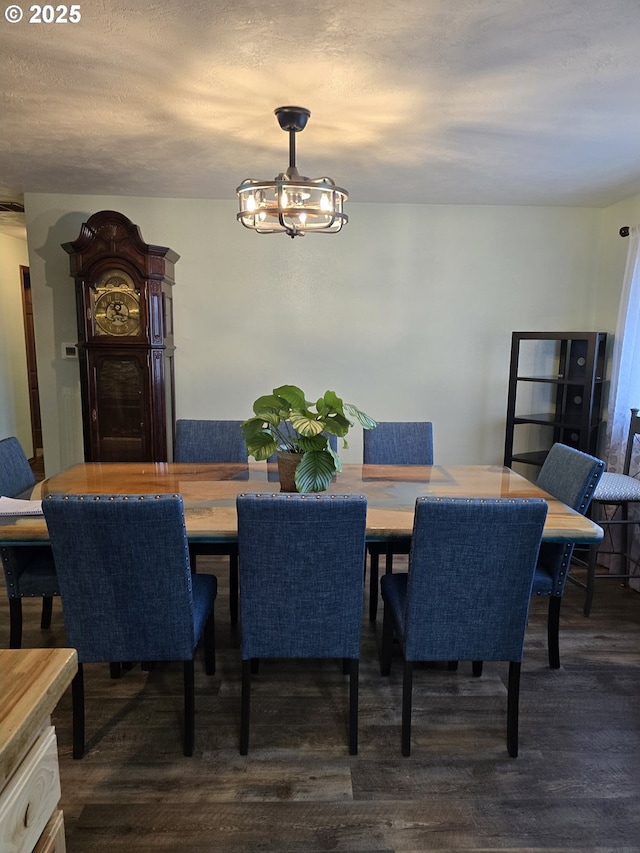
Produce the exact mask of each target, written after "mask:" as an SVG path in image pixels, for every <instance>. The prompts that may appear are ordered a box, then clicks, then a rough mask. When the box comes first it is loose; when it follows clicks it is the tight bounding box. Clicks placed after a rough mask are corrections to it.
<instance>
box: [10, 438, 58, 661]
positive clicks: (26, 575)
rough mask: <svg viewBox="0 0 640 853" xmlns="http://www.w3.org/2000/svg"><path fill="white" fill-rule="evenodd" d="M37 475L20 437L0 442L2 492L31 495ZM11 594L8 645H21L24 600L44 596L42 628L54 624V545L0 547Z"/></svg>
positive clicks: (20, 495)
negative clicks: (52, 551)
mask: <svg viewBox="0 0 640 853" xmlns="http://www.w3.org/2000/svg"><path fill="white" fill-rule="evenodd" d="M35 483H36V481H35V477H34V476H33V471H32V470H31V466H30V465H29V460H28V459H27V457H26V455H25V452H24V450H23V449H22V446H21V445H20V442H19V441H18V439H17V438H15V437H13V436H12V437H11V438H3V439H2V441H0V495H5V496H6V497H9V498H25V499H26V498H29V497H30V495H31V492H32V491H33V487H34V486H35ZM0 556H1V557H2V565H3V568H4V575H5V581H6V584H7V595H8V596H9V648H11V649H19V648H20V647H21V646H22V599H23V598H42V617H41V619H40V627H41V628H48V627H49V626H50V625H51V612H52V609H53V597H54V596H56V595H58V594H59V591H58V582H57V579H56V573H55V566H54V562H53V555H52V553H51V548H49V546H48V545H43V546H42V547H40V548H32V547H31V546H24V547H18V546H6V545H5V546H3V547H2V548H0Z"/></svg>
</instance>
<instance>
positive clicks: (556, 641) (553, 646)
mask: <svg viewBox="0 0 640 853" xmlns="http://www.w3.org/2000/svg"><path fill="white" fill-rule="evenodd" d="M561 604H562V598H561V597H560V596H559V595H552V596H550V598H549V619H548V622H547V643H548V645H549V666H550V667H551V669H560V605H561Z"/></svg>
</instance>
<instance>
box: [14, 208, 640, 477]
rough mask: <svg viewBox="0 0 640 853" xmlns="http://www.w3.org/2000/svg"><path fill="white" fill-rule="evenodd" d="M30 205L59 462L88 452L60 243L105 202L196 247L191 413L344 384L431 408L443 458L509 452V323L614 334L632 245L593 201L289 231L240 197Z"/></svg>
mask: <svg viewBox="0 0 640 853" xmlns="http://www.w3.org/2000/svg"><path fill="white" fill-rule="evenodd" d="M25 206H26V215H27V229H28V234H29V257H30V266H31V279H32V286H33V289H34V303H35V310H36V334H37V344H38V368H39V373H40V384H41V388H42V414H43V425H44V435H45V441H44V443H45V460H46V464H47V473H49V474H51V473H54V472H55V471H57V470H60V469H61V468H64V467H66V466H68V465H70V464H73V463H74V462H77V461H81V460H82V429H81V420H80V399H79V383H78V365H77V362H71V361H63V360H62V359H61V358H60V344H61V343H62V342H64V341H73V340H75V339H76V320H75V302H74V293H73V282H72V279H71V278H70V277H69V259H68V256H67V255H66V253H65V252H64V251H63V250H62V249H61V248H60V244H61V243H63V242H66V241H69V240H74V239H76V237H77V236H78V233H79V230H80V226H81V224H82V222H83V221H86V219H87V218H88V217H89V216H90V215H91V214H93V213H95V212H96V211H98V210H102V209H114V210H117V211H119V212H121V213H123V214H125V215H126V216H128V217H129V218H130V219H131V220H132V221H133V222H135V223H136V224H137V225H138V226H139V227H140V229H141V232H142V236H143V238H144V240H145V241H146V242H148V243H154V244H159V245H164V246H169V247H170V248H172V249H174V250H175V251H177V252H178V253H179V254H180V255H181V259H180V261H178V263H177V265H176V287H175V291H174V297H175V299H174V305H175V329H176V344H177V352H176V386H177V411H178V417H195V418H199V417H200V418H243V417H245V416H248V415H249V414H250V413H251V404H252V402H253V400H254V399H255V397H257V396H259V395H260V394H263V393H266V392H269V391H270V390H271V389H272V388H273V387H275V386H276V385H279V384H283V383H287V382H291V383H295V384H298V385H300V386H301V387H303V388H304V389H305V391H306V393H307V395H308V396H309V397H310V398H315V396H317V395H318V394H320V393H322V392H323V391H325V390H326V389H327V388H332V389H334V390H335V391H337V392H338V393H339V394H341V395H342V396H343V397H344V398H345V399H347V400H349V401H351V402H353V403H356V404H357V405H359V406H360V407H361V408H363V409H365V410H366V411H367V412H369V414H371V415H372V416H373V417H375V418H378V419H380V420H392V419H396V420H413V419H416V420H418V419H429V420H432V421H433V422H434V431H435V453H436V459H437V460H439V461H441V462H443V463H465V462H470V463H472V462H476V463H501V461H502V456H503V442H504V421H505V411H506V396H507V380H508V370H509V349H510V338H511V332H512V331H513V330H527V329H534V330H538V329H539V330H559V331H568V330H569V331H571V330H596V329H597V330H604V331H612V330H613V328H614V325H615V314H616V312H615V311H613V310H612V306H613V305H614V304H615V303H616V300H617V298H618V296H619V288H620V280H619V279H620V278H621V273H620V276H618V275H617V273H618V270H619V267H620V264H622V266H624V254H625V252H626V244H625V241H624V240H621V239H620V238H619V237H618V235H617V230H615V232H613V233H610V224H611V222H613V221H614V220H615V219H616V215H617V214H616V212H614V211H612V212H611V213H609V212H608V211H607V212H603V211H601V210H597V209H590V208H530V207H482V206H479V207H464V206H418V205H365V204H357V203H350V204H349V211H348V212H349V214H350V222H349V225H348V226H347V227H346V228H345V229H344V231H343V232H342V233H341V234H339V235H336V236H321V235H316V236H309V237H304V238H297V239H295V240H291V239H289V238H288V237H286V236H284V235H270V236H258V235H256V234H253V233H252V232H249V231H247V230H245V229H243V228H241V227H240V226H239V225H237V224H236V221H235V212H236V207H235V204H234V203H233V202H231V201H209V200H180V199H178V200H176V199H149V198H122V197H119V198H115V197H109V196H70V195H44V194H28V195H27V196H26V197H25ZM627 209H628V208H625V209H624V212H625V213H626V212H627ZM621 224H628V223H627V222H626V221H625V222H624V223H621ZM631 224H633V223H631ZM350 444H351V446H350V449H349V450H348V451H347V452H346V453H345V454H344V458H345V460H346V461H359V460H360V459H361V452H362V451H361V435H360V434H359V432H358V431H357V430H355V431H354V433H353V437H352V439H351V442H350Z"/></svg>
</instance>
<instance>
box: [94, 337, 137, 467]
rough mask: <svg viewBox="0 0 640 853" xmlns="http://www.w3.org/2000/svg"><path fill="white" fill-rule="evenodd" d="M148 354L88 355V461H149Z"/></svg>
mask: <svg viewBox="0 0 640 853" xmlns="http://www.w3.org/2000/svg"><path fill="white" fill-rule="evenodd" d="M147 362H148V353H146V352H142V353H137V352H131V351H129V352H126V353H104V352H103V353H90V354H89V386H90V387H89V389H88V391H89V401H90V411H89V417H90V423H89V424H88V425H87V426H88V432H89V434H90V448H89V447H88V448H87V450H90V456H91V458H90V460H87V461H91V462H148V461H151V456H150V447H149V429H148V425H149V423H150V417H149V366H148V364H147Z"/></svg>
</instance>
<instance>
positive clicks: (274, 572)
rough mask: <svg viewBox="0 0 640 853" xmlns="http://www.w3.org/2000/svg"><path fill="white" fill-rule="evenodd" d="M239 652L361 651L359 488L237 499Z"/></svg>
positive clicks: (363, 511)
mask: <svg viewBox="0 0 640 853" xmlns="http://www.w3.org/2000/svg"><path fill="white" fill-rule="evenodd" d="M237 509H238V551H239V568H240V620H241V627H242V641H241V650H242V658H243V659H244V660H247V659H249V658H261V657H294V658H296V657H300V658H303V657H318V658H321V657H346V658H354V657H358V656H359V652H360V629H361V622H362V592H363V580H362V567H363V566H364V555H365V535H366V516H367V501H366V498H365V497H364V496H363V495H299V494H274V495H271V494H243V495H239V496H238V498H237Z"/></svg>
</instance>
